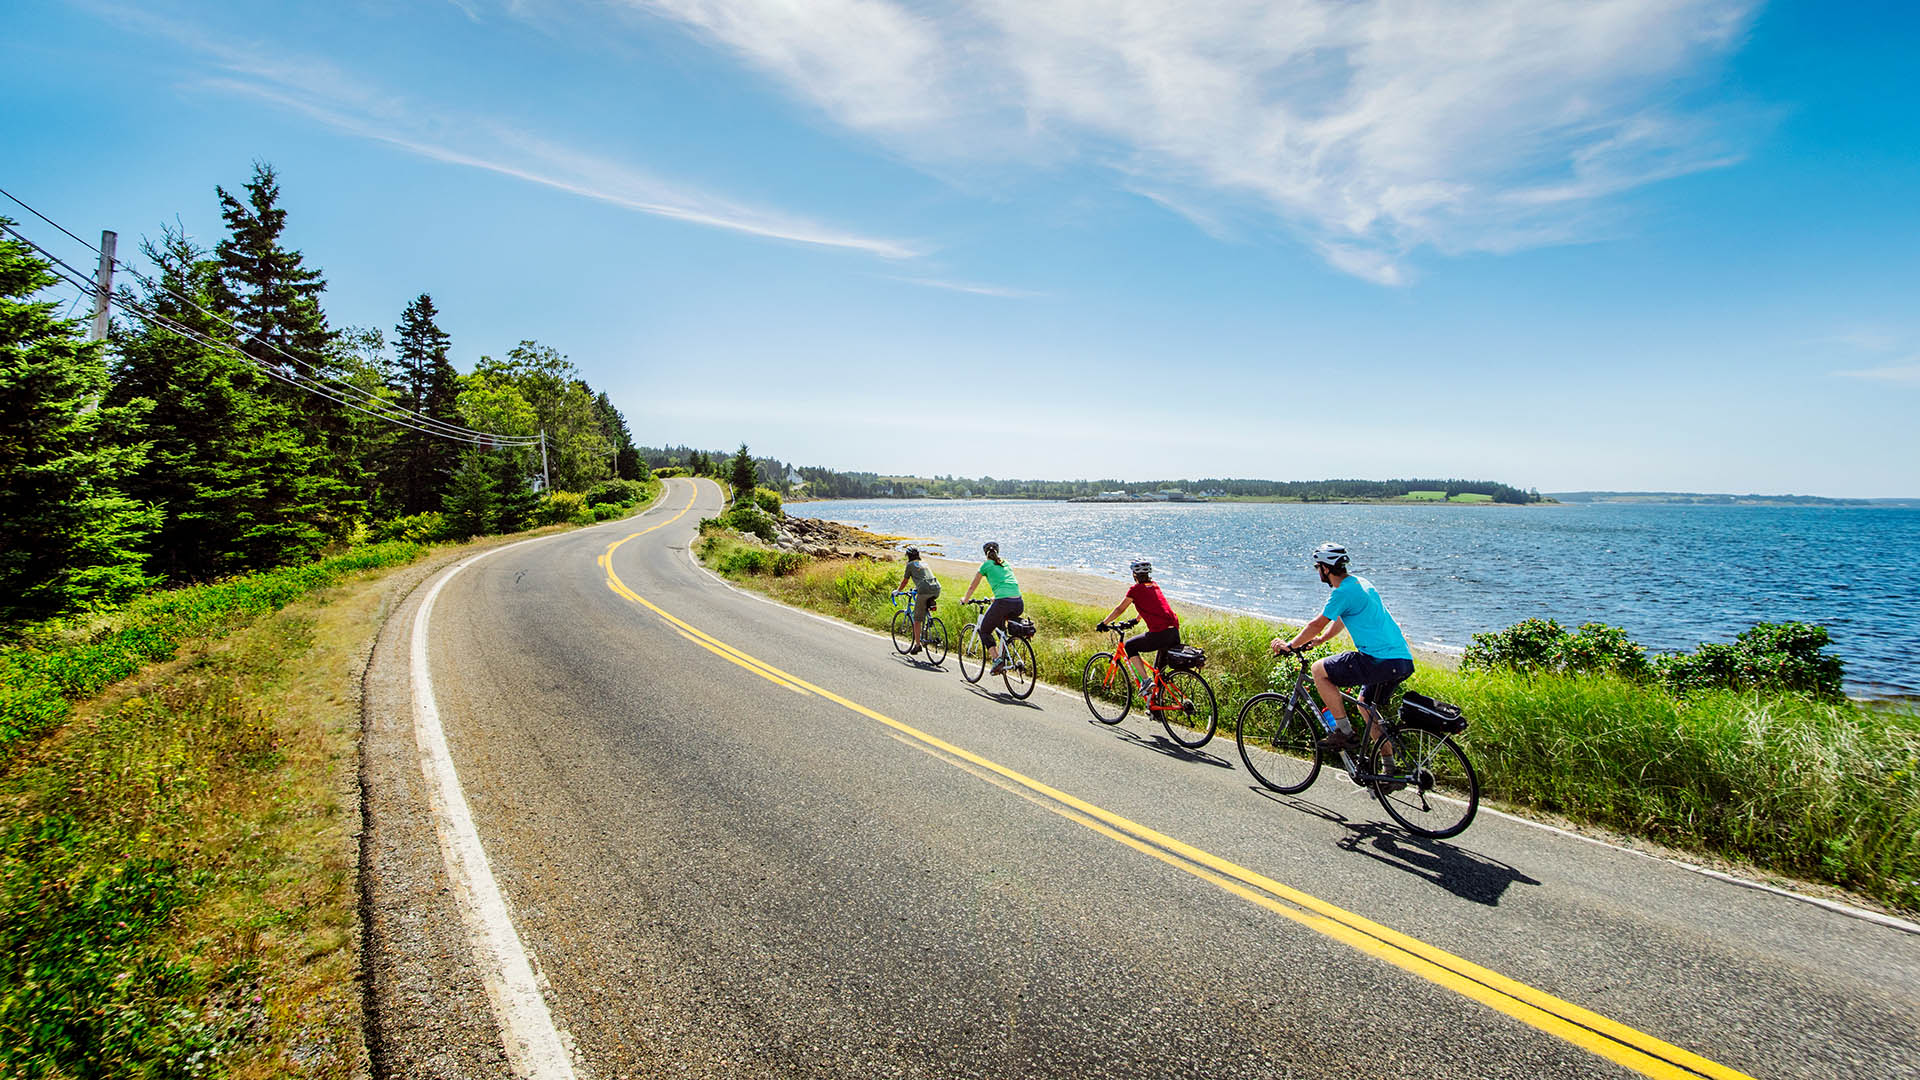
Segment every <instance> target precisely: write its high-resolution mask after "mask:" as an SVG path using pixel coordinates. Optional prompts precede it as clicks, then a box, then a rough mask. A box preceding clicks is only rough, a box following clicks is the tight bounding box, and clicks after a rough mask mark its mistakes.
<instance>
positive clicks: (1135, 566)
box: [1127, 559, 1153, 574]
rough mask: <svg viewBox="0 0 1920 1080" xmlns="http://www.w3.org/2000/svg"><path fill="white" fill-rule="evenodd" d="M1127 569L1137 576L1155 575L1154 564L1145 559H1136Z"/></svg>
mask: <svg viewBox="0 0 1920 1080" xmlns="http://www.w3.org/2000/svg"><path fill="white" fill-rule="evenodd" d="M1127 569H1129V570H1131V571H1133V572H1134V573H1136V574H1151V573H1153V564H1152V563H1150V562H1148V561H1147V560H1145V559H1135V560H1133V563H1132V565H1130V566H1129V567H1127Z"/></svg>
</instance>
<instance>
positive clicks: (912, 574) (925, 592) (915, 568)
mask: <svg viewBox="0 0 1920 1080" xmlns="http://www.w3.org/2000/svg"><path fill="white" fill-rule="evenodd" d="M907 580H909V581H911V582H913V587H914V588H916V589H919V590H920V595H921V596H938V595H940V579H939V578H937V577H934V576H933V571H931V570H929V569H927V564H926V563H923V562H921V561H920V560H919V559H915V560H913V561H912V562H910V563H908V564H907Z"/></svg>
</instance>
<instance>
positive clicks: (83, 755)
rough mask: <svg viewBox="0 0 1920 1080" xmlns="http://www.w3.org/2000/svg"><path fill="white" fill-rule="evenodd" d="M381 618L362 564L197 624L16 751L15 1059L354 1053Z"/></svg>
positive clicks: (74, 1064) (142, 1071)
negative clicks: (361, 765)
mask: <svg viewBox="0 0 1920 1080" xmlns="http://www.w3.org/2000/svg"><path fill="white" fill-rule="evenodd" d="M421 550H422V551H424V550H425V549H421ZM385 565H398V563H386V564H384V565H381V566H371V567H369V570H370V571H378V570H379V569H383V568H384V566H385ZM336 580H337V579H336ZM382 615H383V610H382V605H381V592H380V585H379V583H378V581H360V582H354V583H350V584H344V585H338V586H336V587H334V588H330V589H328V590H327V591H325V592H322V593H320V594H318V595H316V596H313V597H311V598H309V599H307V600H305V601H302V602H299V603H294V604H291V605H289V606H286V607H285V608H284V609H283V610H280V611H277V612H274V613H271V614H268V615H265V616H264V617H260V618H258V619H257V620H256V621H255V622H254V624H253V625H252V626H249V627H246V628H243V629H240V630H237V631H234V632H232V633H230V634H228V635H227V636H226V637H225V638H224V639H223V640H219V641H206V640H197V641H196V640H185V639H183V640H181V641H180V642H179V643H178V646H177V647H178V648H179V649H180V651H182V652H184V653H187V654H188V655H185V656H183V657H182V658H181V659H180V660H178V661H177V662H174V663H170V664H166V665H162V666H160V667H158V668H155V669H151V670H149V671H147V672H145V673H144V674H143V675H142V676H141V677H140V678H139V679H136V680H133V681H132V682H130V683H128V684H127V685H124V686H121V687H116V688H115V689H114V690H113V691H111V692H110V693H109V694H107V695H106V696H105V697H104V698H103V699H102V700H100V701H97V702H91V703H83V704H81V705H79V706H78V708H77V709H76V710H75V712H74V715H73V717H72V719H71V720H70V721H69V722H68V723H66V724H65V725H64V726H63V727H62V728H60V729H59V730H57V731H55V732H52V733H50V734H48V735H47V736H46V737H44V738H41V739H38V740H32V741H27V742H23V743H22V744H21V745H18V746H16V748H15V749H14V751H13V752H12V754H11V756H10V757H9V758H8V759H7V761H6V763H5V767H4V771H3V772H0V957H4V959H0V1074H5V1075H17V1076H24V1077H36V1076H44V1077H67V1076H98V1077H123V1076H124V1077H135V1076H139V1077H145V1076H232V1077H243V1078H251V1077H269V1076H287V1075H298V1076H313V1077H348V1076H353V1075H355V1074H356V1072H358V1071H360V1070H361V1069H362V1068H363V1064H364V1050H363V1048H362V1045H361V1017H360V1001H359V987H358V984H357V983H356V981H355V979H356V963H357V961H356V941H357V937H356V927H357V925H358V913H357V909H356V903H357V896H356V895H355V893H354V890H353V888H352V871H353V862H354V858H355V856H354V851H353V839H352V818H351V815H350V814H349V813H347V812H346V810H347V808H348V807H349V805H350V803H349V798H350V792H351V790H352V784H353V774H354V770H355V768H356V761H357V757H356V755H355V747H356V746H357V739H358V734H359V727H360V717H359V715H358V710H357V708H356V705H355V701H354V697H353V695H352V694H351V693H350V692H348V691H347V689H346V688H348V687H350V686H351V680H352V676H353V672H354V670H355V666H356V664H357V663H358V662H360V661H361V660H362V659H363V658H364V655H365V652H366V643H367V640H368V638H369V636H370V635H371V634H372V633H373V632H375V631H376V630H377V629H378V626H379V622H380V618H381V616H382ZM215 625H217V626H218V627H219V628H220V629H227V628H228V624H226V623H224V622H222V623H216V624H215Z"/></svg>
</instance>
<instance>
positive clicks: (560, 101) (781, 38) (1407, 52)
mask: <svg viewBox="0 0 1920 1080" xmlns="http://www.w3.org/2000/svg"><path fill="white" fill-rule="evenodd" d="M0 23H3V24H4V27H5V33H4V34H0V188H5V189H6V190H7V191H10V192H12V193H13V194H15V195H17V196H19V197H20V198H22V199H24V200H25V201H26V202H28V203H30V204H32V205H33V206H34V207H35V208H36V209H38V210H40V211H41V212H43V213H45V214H47V215H48V216H49V217H52V218H54V219H55V220H57V221H59V222H61V223H62V224H63V225H65V226H67V227H68V228H70V229H72V230H73V231H74V232H76V233H79V234H80V235H82V236H87V237H93V236H97V235H98V233H99V231H100V230H102V229H112V230H114V231H115V232H117V233H118V234H119V236H120V251H121V253H122V255H123V256H125V255H130V254H132V255H134V256H135V258H136V263H135V265H141V264H140V263H139V262H138V261H137V251H136V249H137V245H138V242H139V239H140V238H141V237H155V236H158V235H159V232H160V229H161V227H162V226H163V225H165V224H170V223H173V222H176V221H177V222H178V223H179V224H180V225H181V226H182V227H184V228H185V230H186V231H187V232H188V233H189V234H190V235H192V236H194V237H196V238H197V239H198V240H200V241H201V242H202V243H206V244H211V243H212V242H214V241H215V240H217V239H218V238H219V235H220V228H221V221H220V218H219V214H218V205H217V202H216V197H215V194H214V188H215V186H216V185H221V186H224V187H226V188H227V189H229V190H238V189H239V188H240V186H241V185H243V184H244V183H245V182H246V181H247V179H248V177H249V175H250V174H251V171H252V168H253V163H254V162H255V161H265V162H269V163H271V164H272V166H273V167H274V169H275V170H276V171H277V172H278V174H279V176H280V182H281V188H282V204H283V205H284V206H285V208H286V209H287V211H288V228H287V241H288V242H289V243H290V244H291V245H292V246H294V247H297V248H298V249H300V250H301V251H302V252H303V253H304V254H305V256H306V259H307V261H308V264H309V265H312V266H317V267H318V268H320V269H321V270H323V271H324V272H325V274H326V278H327V282H328V289H327V293H326V299H325V305H326V309H327V312H328V316H329V318H330V320H331V321H332V323H333V325H335V326H336V327H346V326H361V327H377V328H383V329H385V330H387V331H388V333H389V336H391V328H392V327H393V326H394V324H395V323H396V322H397V321H398V319H399V316H400V313H401V311H402V310H403V309H404V308H405V306H406V304H407V303H408V301H410V300H411V299H412V298H413V297H415V296H417V295H419V294H420V293H423V292H424V293H429V294H431V295H432V297H433V299H434V301H435V303H436V305H437V306H438V307H439V309H440V310H441V312H442V319H441V323H442V326H443V327H444V328H445V329H446V330H447V331H448V332H449V333H450V334H451V335H452V338H453V349H454V360H455V363H456V366H458V367H460V368H462V369H463V370H464V369H466V368H468V367H471V365H472V364H473V363H474V362H475V361H476V360H478V359H479V357H481V356H482V355H500V354H502V353H504V352H505V351H506V350H508V349H510V348H511V347H513V345H514V344H515V343H516V342H519V341H521V340H523V339H530V340H535V341H538V342H540V343H542V344H545V345H550V346H552V347H554V348H556V349H558V350H560V351H561V352H563V353H565V354H566V355H567V356H568V357H570V358H571V359H572V360H573V362H574V363H575V364H576V365H578V367H579V368H580V370H581V371H582V373H583V374H584V376H585V377H586V378H587V379H588V380H589V381H590V382H591V383H592V384H593V385H594V386H595V387H596V388H599V389H603V390H605V391H607V392H608V393H609V394H610V395H611V397H612V399H613V401H614V403H615V404H616V405H617V406H619V407H620V408H621V410H622V411H623V412H624V413H625V414H626V417H627V420H628V425H629V427H630V428H631V429H632V430H633V432H634V434H635V437H636V438H637V439H638V440H639V441H640V442H642V443H643V444H647V445H667V444H689V445H695V446H702V447H708V448H724V447H732V446H735V445H737V444H738V443H740V442H742V441H745V442H747V443H749V444H750V445H751V446H752V448H753V449H754V451H755V452H757V453H764V454H769V455H772V456H775V457H779V458H782V459H785V460H789V461H793V462H795V463H797V464H804V465H824V466H829V467H834V468H841V469H860V470H873V471H879V472H888V473H919V474H922V475H930V474H957V475H964V476H981V475H991V476H1000V477H1023V478H1025V477H1032V478H1074V477H1087V478H1107V477H1115V478H1121V479H1130V480H1148V479H1164V478H1177V477H1193V478H1199V477H1218V476H1241V477H1266V478H1273V479H1283V480H1284V479H1321V478H1328V477H1363V478H1381V479H1384V478H1393V477H1415V476H1418V477H1444V476H1452V477H1465V478H1477V479H1491V480H1500V481H1504V482H1507V483H1511V484H1516V485H1519V486H1522V487H1531V488H1539V489H1541V490H1543V491H1569V490H1582V489H1615V490H1681V491H1732V492H1763V493H1802V494H1817V495H1830V496H1842V497H1916V496H1920V423H1916V422H1915V415H1916V411H1920V197H1916V193H1917V192H1920V79H1917V78H1915V76H1914V74H1913V72H1914V67H1913V61H1912V58H1913V57H1914V56H1915V55H1917V54H1920V5H1913V4H1909V3H1904V2H1894V0H1888V2H1884V3H1881V2H1857V3H1847V4H1815V3H1811V2H1788V0H1780V2H1773V3H1761V2H1758V0H1458V2H1453V3H1448V4H1432V3H1422V2H1419V0H1246V2H1239V0H1221V2H1213V3H1204V2H1200V0H1187V2H1179V0H1166V2H1152V0H1097V2H1096V0H968V2H955V3H947V4H936V3H922V2H918V0H419V2H414V3H407V2H402V0H335V2H332V3H328V4H258V3H215V2H200V3H178V2H174V0H142V2H141V3H139V4H137V5H135V4H126V5H121V4H116V3H110V2H106V0H15V2H14V3H11V4H9V5H8V7H7V10H6V13H5V14H4V16H0ZM0 212H4V213H7V214H8V216H11V217H14V218H16V219H21V220H22V228H23V230H25V231H27V232H28V233H29V235H32V236H34V237H35V238H36V239H39V240H41V241H42V242H46V243H50V245H51V246H54V247H55V249H56V250H57V251H59V252H60V253H61V254H63V255H64V256H66V257H68V258H70V259H75V260H79V261H82V262H88V261H89V260H90V259H91V256H88V255H86V253H85V252H84V251H83V250H81V249H79V248H78V246H77V245H74V244H72V242H71V241H65V240H64V238H61V237H59V236H58V235H57V234H54V233H52V232H51V230H49V229H46V228H45V227H43V226H41V225H40V224H39V223H38V222H36V221H33V220H32V219H30V218H28V217H27V216H26V215H25V213H24V212H22V211H20V210H19V209H18V208H17V207H13V206H12V205H11V204H7V205H6V206H4V207H0ZM54 241H59V242H58V243H53V242H54Z"/></svg>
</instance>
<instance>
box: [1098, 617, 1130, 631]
mask: <svg viewBox="0 0 1920 1080" xmlns="http://www.w3.org/2000/svg"><path fill="white" fill-rule="evenodd" d="M1139 625H1140V620H1139V619H1128V620H1127V621H1126V622H1115V623H1105V622H1103V623H1101V624H1100V625H1099V626H1096V627H1094V629H1095V630H1110V631H1112V632H1113V633H1116V634H1118V633H1123V632H1125V631H1127V630H1131V629H1133V628H1134V627H1136V626H1139Z"/></svg>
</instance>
